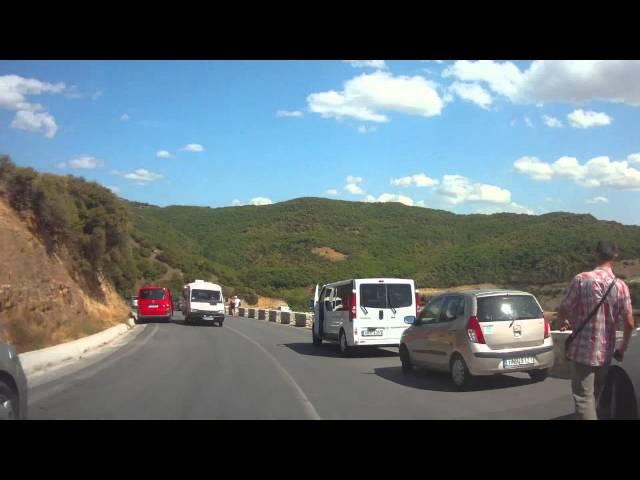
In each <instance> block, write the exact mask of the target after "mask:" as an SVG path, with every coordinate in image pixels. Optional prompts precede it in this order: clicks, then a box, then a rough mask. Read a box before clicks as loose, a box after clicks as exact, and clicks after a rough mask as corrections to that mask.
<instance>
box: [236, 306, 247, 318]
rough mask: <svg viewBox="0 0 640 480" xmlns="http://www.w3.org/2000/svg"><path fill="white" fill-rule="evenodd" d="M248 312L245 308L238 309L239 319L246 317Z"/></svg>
mask: <svg viewBox="0 0 640 480" xmlns="http://www.w3.org/2000/svg"><path fill="white" fill-rule="evenodd" d="M246 310H247V309H246V308H244V307H238V316H239V317H244V316H245V311H246Z"/></svg>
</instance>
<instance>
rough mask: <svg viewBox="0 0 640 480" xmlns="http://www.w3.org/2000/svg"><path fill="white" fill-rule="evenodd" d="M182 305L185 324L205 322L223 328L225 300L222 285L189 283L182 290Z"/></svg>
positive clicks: (199, 281) (198, 281) (200, 282)
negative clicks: (214, 323)
mask: <svg viewBox="0 0 640 480" xmlns="http://www.w3.org/2000/svg"><path fill="white" fill-rule="evenodd" d="M182 303H183V306H182V309H183V310H182V313H183V314H184V321H185V323H189V322H192V321H198V320H205V321H211V322H216V323H217V324H218V325H219V326H222V324H223V322H224V298H223V296H222V287H221V286H220V285H217V284H215V283H209V282H204V281H202V280H196V281H195V282H192V283H188V284H187V285H185V286H184V287H183V288H182Z"/></svg>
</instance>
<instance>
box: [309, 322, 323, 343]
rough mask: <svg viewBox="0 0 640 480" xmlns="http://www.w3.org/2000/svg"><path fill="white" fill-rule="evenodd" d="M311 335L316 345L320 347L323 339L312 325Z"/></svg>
mask: <svg viewBox="0 0 640 480" xmlns="http://www.w3.org/2000/svg"><path fill="white" fill-rule="evenodd" d="M311 337H312V339H313V346H314V347H319V346H321V345H322V339H321V338H320V337H318V336H317V335H316V332H315V331H314V330H313V327H311Z"/></svg>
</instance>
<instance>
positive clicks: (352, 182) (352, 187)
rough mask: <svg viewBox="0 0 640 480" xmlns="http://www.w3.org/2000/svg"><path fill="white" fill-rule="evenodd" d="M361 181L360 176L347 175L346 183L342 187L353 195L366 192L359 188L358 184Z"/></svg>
mask: <svg viewBox="0 0 640 480" xmlns="http://www.w3.org/2000/svg"><path fill="white" fill-rule="evenodd" d="M361 183H362V177H354V176H352V175H349V176H348V177H347V184H346V185H345V186H344V189H345V190H346V191H347V192H349V193H352V194H353V195H364V194H365V193H366V192H365V191H364V190H363V189H362V188H360V184H361Z"/></svg>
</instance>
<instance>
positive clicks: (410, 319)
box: [404, 315, 418, 325]
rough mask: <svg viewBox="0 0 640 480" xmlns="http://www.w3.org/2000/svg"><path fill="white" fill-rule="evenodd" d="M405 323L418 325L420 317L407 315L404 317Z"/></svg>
mask: <svg viewBox="0 0 640 480" xmlns="http://www.w3.org/2000/svg"><path fill="white" fill-rule="evenodd" d="M404 323H406V324H408V325H416V324H417V323H418V319H417V318H416V317H415V316H413V315H407V316H406V317H404Z"/></svg>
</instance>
